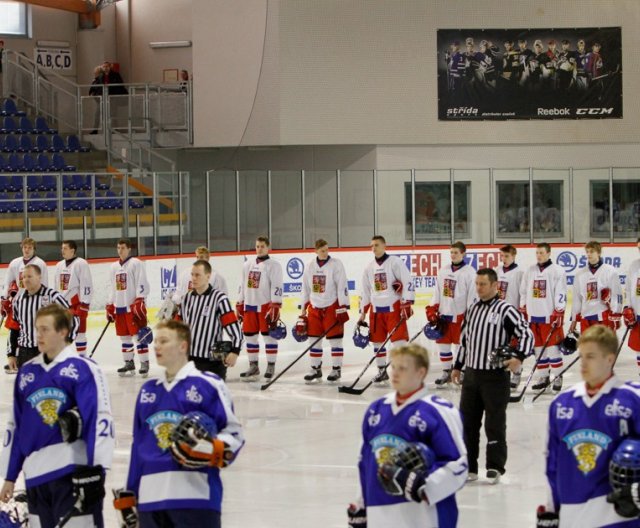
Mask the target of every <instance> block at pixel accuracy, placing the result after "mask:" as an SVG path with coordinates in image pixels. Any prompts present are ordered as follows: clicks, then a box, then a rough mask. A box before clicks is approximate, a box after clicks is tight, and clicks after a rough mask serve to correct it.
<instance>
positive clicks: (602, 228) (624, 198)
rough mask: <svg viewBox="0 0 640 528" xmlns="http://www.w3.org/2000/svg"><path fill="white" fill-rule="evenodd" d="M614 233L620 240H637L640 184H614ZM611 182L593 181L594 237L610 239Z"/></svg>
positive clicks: (621, 182)
mask: <svg viewBox="0 0 640 528" xmlns="http://www.w3.org/2000/svg"><path fill="white" fill-rule="evenodd" d="M612 187H613V231H614V233H615V236H616V238H636V236H637V233H638V230H639V229H640V183H638V182H637V181H613V184H612ZM610 219H611V213H610V209H609V182H608V181H607V180H592V181H591V219H590V220H591V222H590V223H591V236H592V237H602V236H609V233H610V224H609V221H610Z"/></svg>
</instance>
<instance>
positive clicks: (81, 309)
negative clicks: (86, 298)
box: [71, 303, 89, 319]
mask: <svg viewBox="0 0 640 528" xmlns="http://www.w3.org/2000/svg"><path fill="white" fill-rule="evenodd" d="M71 313H72V314H73V315H75V316H76V317H78V318H79V319H83V318H84V319H86V318H87V317H88V316H89V305H88V304H87V303H80V304H76V305H75V306H72V307H71Z"/></svg>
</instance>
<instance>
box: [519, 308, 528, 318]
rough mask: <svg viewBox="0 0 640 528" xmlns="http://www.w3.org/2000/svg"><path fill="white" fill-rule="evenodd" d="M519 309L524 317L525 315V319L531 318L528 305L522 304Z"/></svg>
mask: <svg viewBox="0 0 640 528" xmlns="http://www.w3.org/2000/svg"><path fill="white" fill-rule="evenodd" d="M518 311H519V312H520V313H521V314H522V317H524V319H525V321H528V320H529V314H528V313H527V307H526V306H521V307H520V308H518Z"/></svg>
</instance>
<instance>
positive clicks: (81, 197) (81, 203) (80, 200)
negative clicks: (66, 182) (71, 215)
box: [74, 191, 91, 211]
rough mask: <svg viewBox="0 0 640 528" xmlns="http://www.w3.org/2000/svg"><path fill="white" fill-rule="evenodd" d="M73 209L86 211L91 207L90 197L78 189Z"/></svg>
mask: <svg viewBox="0 0 640 528" xmlns="http://www.w3.org/2000/svg"><path fill="white" fill-rule="evenodd" d="M74 209H75V210H76V211H86V210H87V209H91V198H89V197H88V196H87V193H84V192H82V191H80V192H79V193H78V194H76V203H75V207H74Z"/></svg>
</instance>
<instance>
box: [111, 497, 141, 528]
mask: <svg viewBox="0 0 640 528" xmlns="http://www.w3.org/2000/svg"><path fill="white" fill-rule="evenodd" d="M136 505H137V501H136V494H135V493H134V492H133V491H130V490H126V489H123V488H120V489H117V490H115V489H114V490H113V507H114V508H115V510H116V511H117V512H118V517H119V518H120V519H119V520H120V528H136V527H137V526H138V510H137V508H136Z"/></svg>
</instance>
